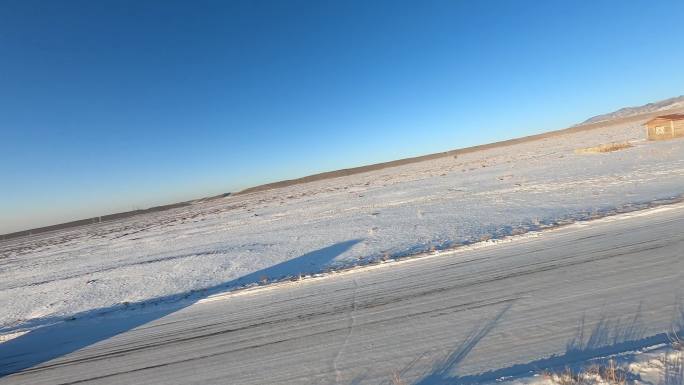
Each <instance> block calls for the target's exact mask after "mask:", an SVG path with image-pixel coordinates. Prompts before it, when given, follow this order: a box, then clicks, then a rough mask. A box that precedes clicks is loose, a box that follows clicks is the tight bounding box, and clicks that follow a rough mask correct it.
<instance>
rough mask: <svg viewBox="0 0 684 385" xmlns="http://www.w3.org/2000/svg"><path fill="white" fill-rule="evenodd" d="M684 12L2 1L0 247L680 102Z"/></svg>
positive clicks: (235, 0) (609, 7) (545, 6)
mask: <svg viewBox="0 0 684 385" xmlns="http://www.w3.org/2000/svg"><path fill="white" fill-rule="evenodd" d="M683 14H684V1H681V0H673V1H657V2H654V1H646V0H642V1H640V0H635V1H624V0H614V1H609V0H592V1H590V0H586V1H560V0H548V1H546V0H535V1H526V0H515V1H513V0H510V1H506V0H498V1H488V0H469V1H458V0H451V1H398V0H391V1H380V0H373V1H365V0H363V1H362V0H359V1H348V0H339V1H324V0H312V1H298V0H273V1H262V0H249V1H240V0H230V1H223V0H220V1H202V0H200V1H189V0H188V1H169V0H160V1H151V0H131V1H126V0H116V1H91V0H84V1H68V0H64V1H44V0H39V1H33V0H0V233H6V232H10V231H16V230H21V229H26V228H31V227H37V226H43V225H48V224H54V223H59V222H64V221H67V220H73V219H80V218H84V217H92V216H96V215H101V214H107V213H113V212H119V211H124V210H130V209H133V208H144V207H149V206H152V205H158V204H165V203H172V202H176V201H181V200H187V199H192V198H199V197H203V196H209V195H215V194H219V193H223V192H228V191H236V190H239V189H241V188H244V187H248V186H251V185H255V184H260V183H264V182H269V181H275V180H280V179H285V178H293V177H298V176H304V175H307V174H311V173H316V172H321V171H326V170H333V169H338V168H343V167H351V166H358V165H363V164H368V163H374V162H379V161H387V160H393V159H397V158H402V157H408V156H415V155H420V154H426V153H432V152H437V151H444V150H448V149H453V148H459V147H466V146H470V145H474V144H480V143H487V142H491V141H496V140H501V139H507V138H512V137H517V136H522V135H528V134H533V133H538V132H542V131H547V130H551V129H559V128H564V127H566V126H568V125H571V124H574V123H577V122H579V121H582V120H584V119H586V118H588V117H590V116H592V115H595V114H600V113H604V112H610V111H611V110H614V109H617V108H620V107H624V106H628V105H638V104H644V103H647V102H651V101H656V100H659V99H664V98H668V97H671V96H678V95H681V94H684V49H682V44H684V28H682V21H681V20H682V15H683Z"/></svg>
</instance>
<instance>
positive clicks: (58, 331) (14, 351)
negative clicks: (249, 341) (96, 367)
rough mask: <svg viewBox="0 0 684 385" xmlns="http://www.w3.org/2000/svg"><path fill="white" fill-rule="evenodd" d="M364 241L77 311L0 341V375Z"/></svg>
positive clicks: (284, 274) (328, 258)
mask: <svg viewBox="0 0 684 385" xmlns="http://www.w3.org/2000/svg"><path fill="white" fill-rule="evenodd" d="M359 242H361V240H360V239H353V240H349V241H344V242H339V243H336V244H333V245H331V246H328V247H325V248H322V249H319V250H315V251H312V252H310V253H307V254H304V255H301V256H299V257H296V258H294V259H290V260H288V261H285V262H282V263H279V264H276V265H273V266H271V267H268V268H265V269H262V270H259V271H256V272H253V273H251V274H248V275H245V276H243V277H240V278H237V279H235V280H232V281H229V282H225V283H221V284H219V285H215V286H212V287H208V288H205V289H203V290H200V291H193V292H188V293H181V294H175V295H169V296H165V297H160V298H156V299H154V300H151V301H144V302H139V303H133V304H125V305H121V306H113V307H110V308H105V309H97V310H93V311H89V312H84V313H80V314H77V315H76V316H74V317H72V318H70V319H69V320H67V321H56V322H54V323H52V324H50V325H47V326H42V327H38V328H36V329H33V330H31V331H30V332H28V333H26V334H23V335H21V336H19V337H16V338H14V339H12V340H9V341H7V342H4V343H0V378H2V377H5V376H8V375H11V374H15V373H18V372H23V373H27V372H32V371H40V370H45V369H46V368H50V367H54V366H60V365H63V363H60V362H59V361H57V362H55V363H51V364H46V365H41V366H40V367H38V368H32V367H34V366H36V365H39V364H42V363H46V362H47V361H50V360H53V359H55V358H58V357H62V356H64V355H66V354H69V353H72V352H74V351H76V350H79V349H81V348H84V347H86V346H90V345H93V344H96V343H98V342H100V341H103V340H106V339H108V338H110V337H113V336H115V335H117V334H121V333H124V332H126V331H128V330H131V329H133V328H136V327H139V326H141V325H144V324H146V323H149V322H152V321H154V320H157V319H160V318H162V317H164V316H167V315H169V314H171V313H174V312H177V311H179V310H181V309H184V308H186V307H188V306H190V305H192V304H194V303H196V302H197V301H199V300H201V299H203V298H206V297H208V296H211V295H215V294H219V293H222V292H226V291H229V290H231V289H235V288H239V287H242V286H246V285H250V284H255V283H258V282H262V281H265V280H267V281H276V280H282V279H285V278H288V277H296V276H299V275H307V274H314V273H318V272H321V271H323V270H324V269H325V268H326V267H328V266H330V264H331V263H332V262H333V260H334V259H335V258H336V257H337V256H339V255H341V254H342V253H344V252H345V251H347V250H349V249H350V248H352V247H353V246H354V245H356V244H357V243H359ZM88 359H92V357H89V358H88ZM75 360H78V359H77V358H76V359H75ZM70 362H74V360H71V361H70ZM29 368H32V369H29Z"/></svg>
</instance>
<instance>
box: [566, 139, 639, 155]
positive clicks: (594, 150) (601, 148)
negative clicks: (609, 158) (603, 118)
mask: <svg viewBox="0 0 684 385" xmlns="http://www.w3.org/2000/svg"><path fill="white" fill-rule="evenodd" d="M630 147H634V146H632V144H630V143H629V142H622V143H608V144H601V145H598V146H595V147H586V148H578V149H576V150H575V154H600V153H604V152H613V151H620V150H624V149H626V148H630Z"/></svg>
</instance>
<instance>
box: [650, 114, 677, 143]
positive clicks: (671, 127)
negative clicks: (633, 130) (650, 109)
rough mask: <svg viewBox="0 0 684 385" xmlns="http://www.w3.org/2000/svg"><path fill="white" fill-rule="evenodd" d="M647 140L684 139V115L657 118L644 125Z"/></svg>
mask: <svg viewBox="0 0 684 385" xmlns="http://www.w3.org/2000/svg"><path fill="white" fill-rule="evenodd" d="M644 125H645V126H646V129H647V130H648V134H647V136H648V140H666V139H672V138H681V137H684V114H671V115H663V116H658V117H656V118H653V119H651V120H649V121H648V122H646V123H644Z"/></svg>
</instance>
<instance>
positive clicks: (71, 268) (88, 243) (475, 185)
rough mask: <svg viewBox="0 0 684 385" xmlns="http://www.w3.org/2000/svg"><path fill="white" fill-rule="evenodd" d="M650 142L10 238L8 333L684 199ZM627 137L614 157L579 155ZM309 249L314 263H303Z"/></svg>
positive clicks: (509, 156)
mask: <svg viewBox="0 0 684 385" xmlns="http://www.w3.org/2000/svg"><path fill="white" fill-rule="evenodd" d="M643 137H644V132H643V128H642V127H641V126H639V125H637V124H631V125H615V126H611V127H604V128H600V129H597V130H594V131H589V132H580V133H574V134H567V135H564V136H560V137H553V138H548V139H544V140H539V141H534V142H528V143H522V144H517V145H514V146H510V147H505V148H495V149H489V150H483V151H480V152H477V153H471V154H466V155H462V156H459V157H458V158H453V157H446V158H441V159H437V160H432V161H425V162H421V163H416V164H411V165H406V166H401V167H395V168H388V169H384V170H380V171H374V172H368V173H365V174H359V175H354V176H349V177H341V178H336V179H330V180H325V181H319V182H314V183H309V184H302V185H296V186H291V187H287V188H281V189H275V190H270V191H264V192H260V193H254V194H247V195H238V196H230V197H226V198H222V199H217V200H211V201H205V202H199V203H196V204H193V205H191V206H188V207H183V208H179V209H174V210H170V211H165V212H159V213H153V214H147V215H144V216H137V217H132V218H129V219H125V220H120V221H115V222H109V223H103V224H99V225H94V226H89V227H81V228H75V229H71V230H64V231H59V232H54V233H49V234H43V235H37V236H34V237H25V238H21V239H15V240H9V241H4V242H2V243H0V308H1V309H3V311H2V312H0V334H2V333H3V332H5V333H6V332H10V331H12V330H16V329H17V328H21V327H23V326H31V325H38V324H40V323H42V322H50V321H51V320H56V319H60V318H62V317H69V316H71V315H74V314H77V313H82V312H88V311H93V310H94V311H100V310H104V309H108V308H111V307H113V306H119V305H121V304H124V303H132V302H140V301H148V300H154V299H158V298H161V297H164V296H169V295H171V296H173V295H181V296H182V295H184V294H186V293H189V292H191V291H193V290H199V289H203V288H207V287H213V286H215V285H223V284H225V286H226V287H228V288H229V287H235V286H238V285H242V284H246V283H250V282H255V281H258V280H261V279H264V278H269V279H276V278H278V277H279V276H280V275H289V274H295V273H296V272H309V273H310V272H315V271H320V270H323V269H325V268H326V267H327V266H328V265H329V263H330V261H331V260H332V264H333V265H348V264H355V263H365V262H366V261H370V260H373V259H377V258H380V257H383V256H385V255H390V256H397V255H406V254H412V253H416V252H420V251H424V250H428V249H430V248H432V247H436V248H445V247H451V246H456V245H459V244H462V243H470V242H474V241H477V240H481V239H487V238H492V237H493V238H496V237H501V236H505V235H509V234H517V233H521V232H524V231H527V230H530V229H538V228H541V227H544V226H550V225H554V224H557V223H563V222H566V221H572V220H576V219H586V218H588V217H592V216H600V215H605V214H609V213H611V212H615V211H622V210H629V209H634V208H639V207H643V206H644V205H647V204H649V202H653V201H657V200H663V199H664V200H667V199H673V198H674V199H677V198H679V197H680V196H681V195H682V194H683V193H684V140H673V141H666V142H646V141H644V140H643ZM628 140H629V141H633V144H634V147H632V148H628V149H625V150H622V151H617V152H613V153H604V154H576V153H575V151H574V150H576V149H578V148H583V147H590V146H595V145H598V144H602V143H608V142H623V141H628ZM304 255H308V256H309V257H308V258H304V259H305V260H307V261H315V262H314V263H313V264H312V265H310V266H309V265H307V266H302V265H298V264H297V263H296V261H297V260H296V259H295V258H297V257H299V256H304ZM312 255H313V256H314V257H315V258H311V256H312ZM333 259H334V260H333ZM287 261H294V262H292V263H288V262H287ZM309 263H310V262H309ZM273 266H275V267H273ZM240 278H242V279H240Z"/></svg>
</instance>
